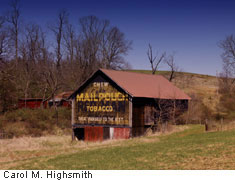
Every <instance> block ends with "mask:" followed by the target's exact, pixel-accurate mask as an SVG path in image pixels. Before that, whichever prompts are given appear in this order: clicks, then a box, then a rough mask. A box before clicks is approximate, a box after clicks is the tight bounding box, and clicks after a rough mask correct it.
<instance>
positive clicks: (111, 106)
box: [74, 76, 129, 126]
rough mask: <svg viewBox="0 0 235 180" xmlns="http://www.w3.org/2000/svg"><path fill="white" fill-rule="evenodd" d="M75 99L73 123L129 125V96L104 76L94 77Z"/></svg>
mask: <svg viewBox="0 0 235 180" xmlns="http://www.w3.org/2000/svg"><path fill="white" fill-rule="evenodd" d="M75 99H76V100H75V103H76V104H75V107H76V109H75V111H76V117H75V121H74V123H75V124H79V125H81V124H83V125H105V126H107V125H108V126H129V96H128V95H127V94H126V93H125V92H123V91H121V90H120V89H118V87H116V86H115V85H114V84H112V83H111V82H109V81H107V80H106V79H105V78H104V77H102V76H97V77H95V78H94V79H93V80H92V81H91V82H90V83H89V84H88V85H87V86H86V87H85V88H84V89H83V90H82V91H81V92H79V93H78V94H77V95H76V98H75Z"/></svg>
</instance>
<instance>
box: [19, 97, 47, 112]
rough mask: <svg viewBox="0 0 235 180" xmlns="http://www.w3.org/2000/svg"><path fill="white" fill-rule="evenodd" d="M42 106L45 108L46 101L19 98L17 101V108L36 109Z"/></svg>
mask: <svg viewBox="0 0 235 180" xmlns="http://www.w3.org/2000/svg"><path fill="white" fill-rule="evenodd" d="M41 105H43V107H44V108H46V107H47V101H44V99H43V98H21V99H18V108H19V109H21V108H30V109H37V108H40V107H41Z"/></svg>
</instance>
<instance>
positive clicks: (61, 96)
mask: <svg viewBox="0 0 235 180" xmlns="http://www.w3.org/2000/svg"><path fill="white" fill-rule="evenodd" d="M72 93H73V91H66V92H62V93H60V94H57V95H56V96H55V97H54V99H55V101H61V100H62V99H68V97H69V96H70V95H71V94H72ZM50 101H53V100H52V99H50Z"/></svg>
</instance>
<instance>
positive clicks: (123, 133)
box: [113, 128, 130, 139]
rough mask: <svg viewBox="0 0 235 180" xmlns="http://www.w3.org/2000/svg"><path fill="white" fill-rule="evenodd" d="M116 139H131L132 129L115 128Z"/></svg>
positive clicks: (114, 135)
mask: <svg viewBox="0 0 235 180" xmlns="http://www.w3.org/2000/svg"><path fill="white" fill-rule="evenodd" d="M113 137H114V139H128V138H129V137H130V128H114V134H113Z"/></svg>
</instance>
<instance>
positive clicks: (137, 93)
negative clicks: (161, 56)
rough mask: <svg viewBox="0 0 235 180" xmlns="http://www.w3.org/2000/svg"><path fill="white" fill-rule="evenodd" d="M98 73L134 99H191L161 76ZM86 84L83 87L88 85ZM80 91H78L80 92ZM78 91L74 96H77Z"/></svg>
mask: <svg viewBox="0 0 235 180" xmlns="http://www.w3.org/2000/svg"><path fill="white" fill-rule="evenodd" d="M97 72H102V73H103V74H104V75H106V76H107V77H108V78H109V79H111V80H112V81H113V82H114V83H115V84H117V85H118V86H119V87H120V88H121V89H123V90H124V91H125V92H126V93H128V94H129V95H130V96H132V97H143V98H157V99H188V100H189V99H191V98H190V97H189V96H188V95H187V94H185V93H184V92H183V91H182V90H180V89H179V88H177V87H176V86H174V85H173V84H172V83H171V82H169V81H168V80H167V79H166V78H164V77H163V76H161V75H152V74H144V73H135V72H127V71H116V70H107V69H99V70H98V71H97ZM97 72H96V73H97ZM96 73H94V74H93V75H92V77H93V76H95V75H96ZM88 80H89V79H88ZM86 82H87V81H86ZM86 82H85V83H84V84H83V85H82V86H84V85H86ZM79 89H80V88H79ZM79 89H78V90H77V91H79ZM77 91H75V92H74V93H73V94H76V92H77Z"/></svg>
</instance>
